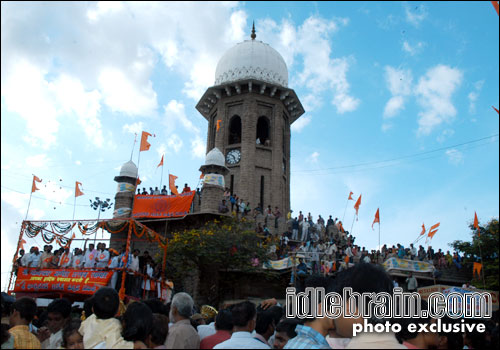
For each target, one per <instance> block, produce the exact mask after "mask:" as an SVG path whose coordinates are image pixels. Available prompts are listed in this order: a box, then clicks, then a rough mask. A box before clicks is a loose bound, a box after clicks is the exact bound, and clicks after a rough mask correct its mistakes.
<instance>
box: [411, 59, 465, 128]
mask: <svg viewBox="0 0 500 350" xmlns="http://www.w3.org/2000/svg"><path fill="white" fill-rule="evenodd" d="M462 76H463V73H462V72H461V71H460V70H459V69H457V68H451V67H448V66H445V65H438V66H436V67H433V68H431V69H429V70H428V71H427V73H426V74H425V76H423V77H421V78H420V79H419V82H418V84H417V86H416V88H415V94H416V95H417V101H418V103H419V104H420V106H421V107H422V108H423V109H424V110H423V111H422V112H420V113H419V114H418V115H419V119H418V125H419V128H418V131H417V134H418V135H428V134H430V133H431V131H432V130H433V129H434V128H436V127H437V126H439V125H440V124H441V123H443V122H450V121H451V120H452V119H453V117H454V116H455V115H456V113H457V111H456V109H455V106H454V105H453V103H452V101H451V97H452V95H453V93H454V92H455V91H456V89H457V88H458V87H459V86H460V84H461V82H462Z"/></svg>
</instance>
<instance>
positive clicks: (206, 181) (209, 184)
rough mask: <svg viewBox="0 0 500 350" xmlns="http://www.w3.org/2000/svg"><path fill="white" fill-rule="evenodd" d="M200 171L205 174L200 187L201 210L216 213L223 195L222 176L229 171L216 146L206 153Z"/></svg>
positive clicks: (223, 183)
mask: <svg viewBox="0 0 500 350" xmlns="http://www.w3.org/2000/svg"><path fill="white" fill-rule="evenodd" d="M200 171H201V172H202V173H203V174H204V175H205V177H204V178H203V187H202V189H201V212H215V213H218V211H219V204H220V203H221V201H222V198H223V196H224V187H225V182H224V176H225V175H226V174H227V173H229V169H228V168H226V166H225V165H224V155H223V154H222V152H221V151H219V149H218V148H214V149H212V150H211V151H210V152H208V153H207V156H206V158H205V165H202V166H201V167H200ZM226 204H227V203H226Z"/></svg>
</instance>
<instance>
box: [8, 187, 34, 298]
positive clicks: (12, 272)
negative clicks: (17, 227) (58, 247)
mask: <svg viewBox="0 0 500 350" xmlns="http://www.w3.org/2000/svg"><path fill="white" fill-rule="evenodd" d="M30 197H31V196H30ZM26 216H28V214H26ZM25 227H26V221H23V223H22V224H21V231H20V232H19V239H18V241H17V249H16V252H15V253H14V258H13V259H12V268H11V270H10V278H9V284H8V285H7V293H8V294H11V293H12V292H11V283H12V277H13V276H14V264H15V263H16V260H17V254H18V253H19V248H20V245H21V241H22V239H23V233H24V228H25ZM25 254H26V252H25Z"/></svg>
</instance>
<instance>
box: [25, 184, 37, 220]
mask: <svg viewBox="0 0 500 350" xmlns="http://www.w3.org/2000/svg"><path fill="white" fill-rule="evenodd" d="M33 181H35V180H33ZM32 195H33V191H31V193H30V200H29V202H28V210H26V217H25V218H24V221H26V220H28V213H29V211H30V205H31V196H32Z"/></svg>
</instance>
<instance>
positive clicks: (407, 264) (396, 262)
mask: <svg viewBox="0 0 500 350" xmlns="http://www.w3.org/2000/svg"><path fill="white" fill-rule="evenodd" d="M382 265H384V268H385V270H386V271H389V270H404V271H414V272H432V271H434V266H433V265H432V264H430V263H426V262H422V261H415V260H407V259H398V258H389V259H387V260H386V261H384V263H383V264H382Z"/></svg>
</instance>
